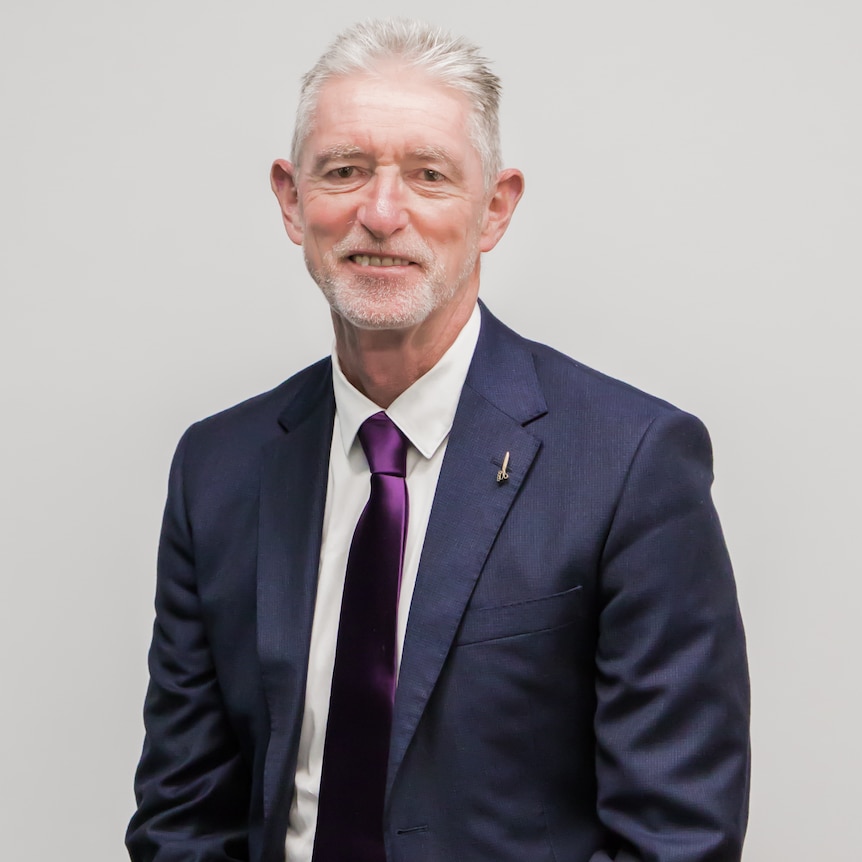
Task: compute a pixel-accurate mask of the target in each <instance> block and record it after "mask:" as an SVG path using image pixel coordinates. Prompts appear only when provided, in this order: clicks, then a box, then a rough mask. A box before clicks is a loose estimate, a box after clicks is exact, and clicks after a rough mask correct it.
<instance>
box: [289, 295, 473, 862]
mask: <svg viewBox="0 0 862 862" xmlns="http://www.w3.org/2000/svg"><path fill="white" fill-rule="evenodd" d="M479 328H480V315H479V307H478V306H476V307H475V308H474V309H473V314H472V315H471V316H470V319H469V320H468V321H467V323H466V325H465V326H464V328H463V329H462V330H461V332H459V333H458V337H457V338H456V339H455V342H454V343H453V344H452V346H451V347H450V348H449V349H448V350H447V351H446V353H445V354H443V356H442V358H441V359H440V361H439V362H438V363H437V364H436V365H435V366H434V367H433V368H432V369H431V370H430V371H428V372H427V373H426V374H424V375H423V376H422V377H420V378H419V380H417V381H416V382H415V383H414V384H413V385H412V386H411V387H410V388H409V389H407V390H406V391H404V392H403V393H402V394H401V395H399V396H398V398H396V399H395V401H393V402H392V404H390V405H389V407H388V408H387V410H386V414H387V416H389V418H390V419H391V420H392V421H393V422H394V423H395V424H396V425H397V426H398V427H399V428H400V429H401V431H402V432H404V434H405V435H406V437H407V438H408V440H409V441H410V444H411V445H410V446H409V447H408V449H407V497H408V521H407V544H406V548H405V553H404V565H403V569H402V573H401V591H400V594H399V598H398V628H397V635H398V653H397V656H398V662H399V664H400V662H401V651H402V648H403V646H404V634H405V632H406V630H407V616H408V612H409V609H410V601H411V599H412V597H413V587H414V585H415V584H416V573H417V571H418V569H419V556H420V554H421V552H422V545H423V543H424V541H425V530H426V528H427V526H428V518H429V516H430V514H431V504H432V502H433V500H434V492H435V491H436V489H437V479H438V477H439V476H440V467H441V465H442V463H443V455H444V453H445V451H446V443H447V441H448V438H449V431H450V429H451V428H452V422H453V420H454V418H455V410H456V409H457V407H458V399H459V398H460V396H461V389H462V388H463V386H464V380H465V378H466V377H467V370H468V368H469V367H470V361H471V359H472V358H473V351H474V350H475V348H476V342H477V340H478V338H479ZM332 384H333V389H334V392H335V424H334V426H333V432H332V446H331V448H330V453H329V478H328V481H327V486H326V507H325V510H324V515H323V540H322V543H321V548H320V567H319V570H318V582H317V600H316V603H315V606H314V622H313V624H312V628H311V647H310V652H309V656H308V682H307V684H306V689H305V709H304V711H303V716H302V730H301V733H300V738H299V755H298V759H297V764H296V778H295V785H294V794H293V802H292V804H291V807H290V822H289V825H288V829H287V839H286V842H285V847H286V856H285V858H286V860H287V862H310V860H311V854H312V850H313V847H314V832H315V827H316V824H317V799H318V794H319V791H320V775H321V768H322V765H323V743H324V740H325V738H326V720H327V717H328V715H329V691H330V687H331V685H332V669H333V666H334V664H335V644H336V639H337V636H338V620H339V616H340V613H341V594H342V591H343V589H344V575H345V572H346V569H347V554H348V551H349V550H350V543H351V540H352V539H353V531H354V529H355V527H356V522H357V521H358V520H359V516H360V514H361V513H362V510H363V509H364V508H365V503H366V502H367V500H368V495H369V492H370V487H371V484H370V472H369V469H368V463H367V461H366V459H365V453H364V452H363V451H362V445H361V444H360V442H359V439H358V438H357V436H356V435H357V432H358V430H359V426H360V425H361V424H362V423H363V422H364V421H365V420H366V419H367V418H368V417H369V416H372V415H373V414H375V413H378V412H379V411H380V407H378V406H377V405H376V404H375V403H374V402H373V401H370V400H369V399H368V398H366V397H365V396H364V395H363V394H362V393H361V392H360V391H359V390H358V389H356V388H354V387H353V385H351V384H350V383H349V382H348V380H347V378H346V377H345V376H344V374H343V372H342V371H341V367H340V365H339V363H338V357H337V355H336V352H335V350H334V349H333V352H332Z"/></svg>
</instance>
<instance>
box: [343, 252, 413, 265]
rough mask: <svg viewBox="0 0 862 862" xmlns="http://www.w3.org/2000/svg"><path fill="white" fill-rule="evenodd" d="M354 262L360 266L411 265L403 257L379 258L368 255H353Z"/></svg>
mask: <svg viewBox="0 0 862 862" xmlns="http://www.w3.org/2000/svg"><path fill="white" fill-rule="evenodd" d="M353 262H354V263H358V264H359V265H360V266H407V265H408V264H409V263H410V261H409V260H405V259H404V258H401V257H377V256H376V255H367V254H355V255H353Z"/></svg>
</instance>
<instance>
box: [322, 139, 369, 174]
mask: <svg viewBox="0 0 862 862" xmlns="http://www.w3.org/2000/svg"><path fill="white" fill-rule="evenodd" d="M362 155H364V153H363V150H362V148H361V147H357V146H353V145H350V144H336V145H335V146H333V147H327V148H326V149H325V150H321V151H320V152H319V153H317V155H315V157H314V165H313V168H312V169H313V171H314V172H315V173H317V172H319V171H321V170H323V168H324V167H326V165H327V164H328V163H329V162H332V161H338V160H340V159H355V158H358V157H359V156H362Z"/></svg>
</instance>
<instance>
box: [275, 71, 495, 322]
mask: <svg viewBox="0 0 862 862" xmlns="http://www.w3.org/2000/svg"><path fill="white" fill-rule="evenodd" d="M469 118H470V107H469V103H468V102H467V99H466V97H465V96H463V95H462V94H461V93H459V92H457V91H456V90H453V89H451V88H448V87H446V86H444V85H441V84H439V83H437V82H434V81H431V80H430V79H429V78H427V77H426V76H425V75H423V74H421V73H417V72H415V71H410V70H407V69H404V68H403V67H401V66H397V67H393V68H392V69H389V70H387V71H386V72H384V73H382V74H375V75H361V76H351V77H347V78H337V79H334V80H331V81H329V82H328V83H327V84H325V85H324V87H323V89H322V91H321V93H320V98H319V102H318V105H317V111H316V113H315V118H314V122H313V124H312V128H311V131H310V133H309V135H308V137H307V138H306V140H305V142H304V145H303V148H302V153H301V156H300V161H299V164H298V165H297V166H296V167H295V168H292V167H291V166H290V165H288V164H287V163H282V164H283V165H284V166H285V168H286V169H287V171H286V173H285V176H286V177H287V178H288V186H290V187H292V188H288V194H289V195H291V194H292V195H293V204H292V206H293V210H292V215H291V216H290V217H289V216H288V209H290V204H288V206H287V208H286V205H285V201H284V200H283V199H282V194H279V198H280V200H282V208H283V209H284V210H285V215H286V222H287V225H288V227H287V229H288V233H289V234H290V237H291V239H292V240H293V241H294V242H296V243H298V244H301V245H302V247H303V250H304V254H305V260H306V264H307V266H308V269H309V272H310V273H311V275H312V277H313V278H314V280H315V281H316V282H317V283H318V285H319V286H320V288H321V289H322V291H323V292H324V294H325V295H326V297H327V299H328V300H329V303H330V305H331V306H332V308H333V309H334V310H335V312H336V313H337V314H339V315H341V317H343V318H344V319H345V320H347V321H349V322H350V323H352V324H353V325H354V326H357V327H360V328H363V329H400V328H405V327H411V326H415V325H418V324H420V323H422V322H423V321H424V320H425V319H426V318H427V317H428V316H429V315H430V314H432V313H433V312H435V311H436V310H437V309H441V308H445V307H446V306H448V305H449V304H452V303H455V302H458V301H461V300H464V299H465V298H467V299H469V300H470V302H471V303H472V301H474V300H475V295H476V293H477V292H478V288H479V253H480V251H487V250H488V249H490V248H492V247H493V245H495V244H496V241H497V239H498V238H499V235H501V233H502V231H497V230H495V229H490V228H489V226H488V222H489V219H488V201H489V200H490V198H491V195H488V194H486V191H485V188H484V184H483V174H482V164H481V160H480V158H479V155H478V153H477V151H476V149H475V147H474V146H473V144H472V143H471V141H470V139H469V136H468V122H469ZM277 164H278V163H277ZM274 177H275V169H274ZM278 193H279V192H278V190H277V194H278ZM491 221H492V222H493V219H491ZM503 229H505V227H504V228H503Z"/></svg>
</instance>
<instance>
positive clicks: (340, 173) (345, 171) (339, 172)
mask: <svg viewBox="0 0 862 862" xmlns="http://www.w3.org/2000/svg"><path fill="white" fill-rule="evenodd" d="M355 170H356V168H354V167H353V165H344V166H343V167H341V168H336V169H335V170H334V171H333V173H334V174H335V176H337V177H338V179H340V180H348V179H350V177H352V176H353V172H354V171H355Z"/></svg>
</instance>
